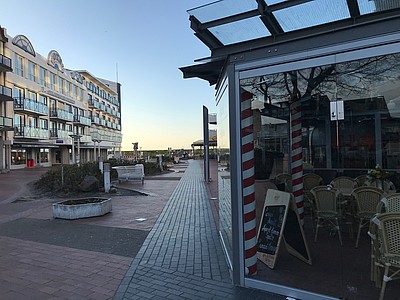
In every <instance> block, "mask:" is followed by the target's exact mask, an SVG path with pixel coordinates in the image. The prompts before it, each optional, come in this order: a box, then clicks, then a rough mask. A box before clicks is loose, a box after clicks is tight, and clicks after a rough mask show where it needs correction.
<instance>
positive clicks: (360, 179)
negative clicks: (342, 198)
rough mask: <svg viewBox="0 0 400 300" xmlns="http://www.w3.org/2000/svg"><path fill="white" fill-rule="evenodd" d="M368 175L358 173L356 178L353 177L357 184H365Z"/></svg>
mask: <svg viewBox="0 0 400 300" xmlns="http://www.w3.org/2000/svg"><path fill="white" fill-rule="evenodd" d="M368 179H369V178H368V175H366V174H365V175H359V176H357V177H356V178H354V180H355V181H356V182H357V185H358V186H363V185H365V182H366V181H367V180H368Z"/></svg>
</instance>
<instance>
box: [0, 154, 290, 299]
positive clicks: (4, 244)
mask: <svg viewBox="0 0 400 300" xmlns="http://www.w3.org/2000/svg"><path fill="white" fill-rule="evenodd" d="M200 164H201V162H200V161H195V160H194V161H188V162H187V163H182V164H179V165H177V166H176V170H175V172H174V173H168V174H165V175H161V176H156V177H146V179H145V183H144V184H143V185H142V184H140V183H138V182H134V183H132V182H124V183H121V184H120V186H119V188H121V189H122V188H125V189H128V190H136V191H140V192H141V193H143V194H138V193H136V195H132V196H126V195H125V196H121V195H111V194H110V197H112V201H113V202H112V203H113V209H112V212H111V213H109V214H107V215H105V216H102V217H95V218H87V219H80V220H61V219H54V218H53V217H52V203H54V202H56V199H47V198H41V197H31V196H32V195H31V194H30V191H29V189H28V188H27V186H28V184H29V183H30V182H32V181H33V180H36V179H38V178H39V176H40V175H41V174H43V173H44V172H46V171H47V169H46V168H32V169H24V170H13V171H11V172H10V173H8V174H0V266H1V268H0V300H3V299H6V300H8V299H177V300H179V299H271V300H275V299H277V300H278V299H285V297H283V296H279V295H274V294H270V293H266V292H262V291H258V290H253V289H247V288H241V287H235V286H233V285H232V283H231V280H230V276H229V271H228V268H227V264H226V262H225V257H224V254H223V251H222V247H221V243H220V241H219V238H218V232H217V229H216V226H215V222H214V219H213V214H212V209H211V206H210V196H209V194H208V193H207V188H206V184H205V182H204V180H203V178H202V171H201V166H200Z"/></svg>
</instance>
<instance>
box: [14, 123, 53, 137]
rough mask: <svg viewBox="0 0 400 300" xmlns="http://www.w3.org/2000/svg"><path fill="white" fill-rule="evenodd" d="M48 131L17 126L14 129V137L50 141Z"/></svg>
mask: <svg viewBox="0 0 400 300" xmlns="http://www.w3.org/2000/svg"><path fill="white" fill-rule="evenodd" d="M49 136H50V132H49V130H48V129H43V128H36V127H31V126H23V125H16V126H15V127H14V137H23V138H30V139H49Z"/></svg>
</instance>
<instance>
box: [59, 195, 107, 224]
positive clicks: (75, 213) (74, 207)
mask: <svg viewBox="0 0 400 300" xmlns="http://www.w3.org/2000/svg"><path fill="white" fill-rule="evenodd" d="M111 209H112V205H111V198H101V197H91V198H81V199H74V200H66V201H62V202H58V203H54V204H53V217H54V218H60V219H70V220H72V219H81V218H89V217H97V216H102V215H105V214H106V213H109V212H110V211H111Z"/></svg>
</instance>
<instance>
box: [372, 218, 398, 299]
mask: <svg viewBox="0 0 400 300" xmlns="http://www.w3.org/2000/svg"><path fill="white" fill-rule="evenodd" d="M373 222H374V223H375V224H376V226H377V228H378V231H377V233H378V234H377V239H378V240H379V241H378V243H379V244H378V245H380V252H381V253H380V256H379V257H378V258H375V260H376V263H377V267H379V265H381V266H382V267H383V268H384V274H383V277H382V284H381V292H380V296H379V300H383V299H384V296H385V289H386V285H387V283H388V282H389V281H391V280H395V279H400V213H385V214H378V215H376V216H375V217H374V218H373ZM376 279H377V280H379V279H380V278H378V277H377V278H376Z"/></svg>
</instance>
